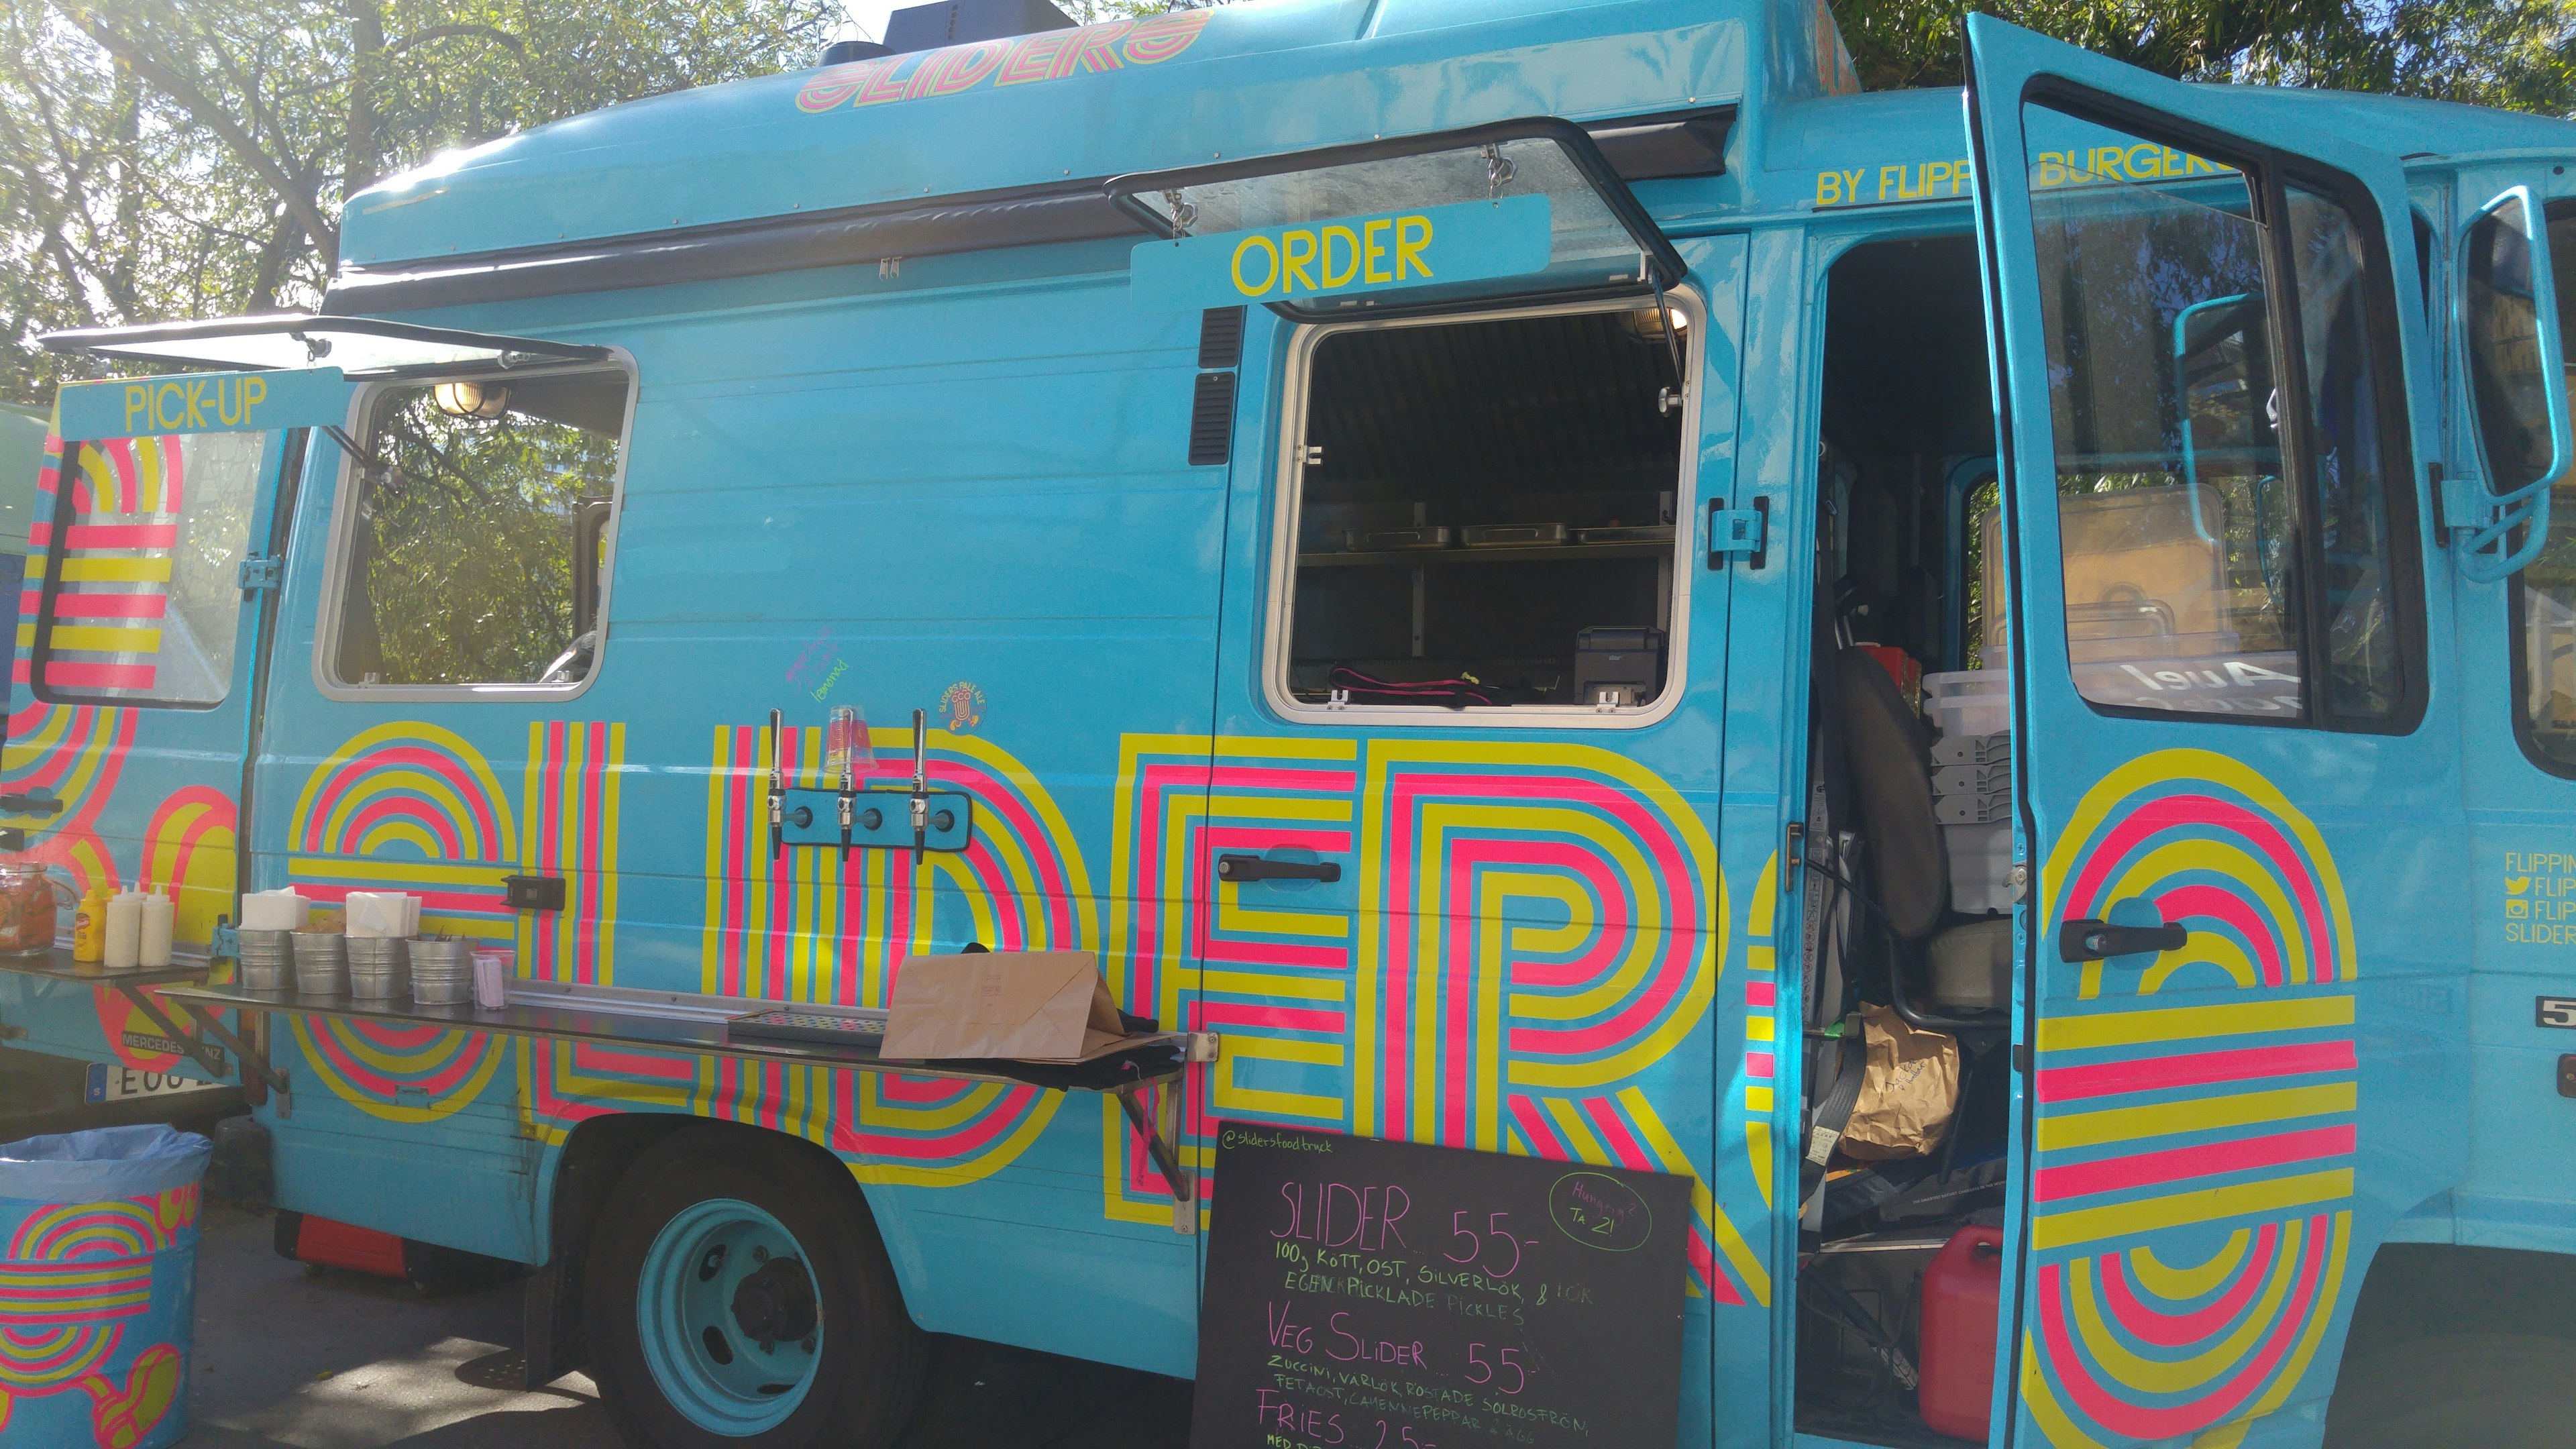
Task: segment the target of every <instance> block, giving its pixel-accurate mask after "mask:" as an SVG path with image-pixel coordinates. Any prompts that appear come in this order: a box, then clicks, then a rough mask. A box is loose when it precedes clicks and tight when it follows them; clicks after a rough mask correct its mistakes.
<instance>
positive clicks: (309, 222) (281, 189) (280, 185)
mask: <svg viewBox="0 0 2576 1449" xmlns="http://www.w3.org/2000/svg"><path fill="white" fill-rule="evenodd" d="M54 3H55V6H56V8H58V9H60V10H61V11H62V12H63V14H64V16H65V17H66V18H68V19H69V20H70V21H71V22H72V23H73V24H74V25H77V26H79V27H80V28H81V30H82V32H83V33H85V34H86V35H88V36H89V38H90V39H92V40H95V41H97V42H98V43H99V46H100V48H101V49H103V50H105V51H106V52H107V53H108V54H109V55H112V56H114V57H116V58H117V59H118V60H119V61H122V62H123V63H124V64H125V66H126V68H127V69H129V70H131V71H133V72H134V74H135V75H137V76H139V77H141V78H142V79H143V80H145V81H146V82H148V83H150V84H151V85H152V86H153V87H154V88H155V89H157V90H159V91H160V92H161V93H162V94H163V95H166V96H168V97H169V98H170V99H172V100H174V101H176V102H178V103H179V106H180V108H181V109H182V110H185V111H186V112H187V113H188V117H189V119H190V120H193V121H195V122H196V123H197V124H198V125H200V126H203V127H205V128H206V129H207V130H209V131H212V132H213V133H214V134H215V136H216V138H217V139H219V140H221V141H222V142H223V143H224V145H225V146H226V147H227V148H229V149H230V150H231V151H232V153H233V154H234V156H235V157H237V158H238V159H239V160H240V161H241V163H242V164H243V165H245V166H248V167H249V168H250V169H251V170H252V171H253V172H254V173H256V174H257V175H258V177H259V179H260V180H261V181H263V182H265V183H267V185H268V188H269V189H270V190H271V191H274V192H275V193H277V197H278V199H279V200H281V201H283V202H285V203H286V208H287V210H288V211H290V212H292V213H293V214H294V216H295V220H296V224H297V225H299V226H301V227H303V228H304V234H305V235H306V236H309V237H311V238H312V239H313V244H314V246H315V247H316V248H318V249H319V250H320V251H321V253H322V260H323V264H324V265H325V266H326V267H337V266H338V265H339V258H340V229H339V228H338V227H336V226H333V225H332V224H331V222H330V220H329V219H328V218H327V217H325V216H323V214H322V206H321V203H320V201H319V200H318V199H317V198H316V197H315V196H314V195H313V194H312V193H311V192H309V191H307V192H299V191H297V190H296V187H295V181H294V178H293V177H290V176H288V175H287V174H286V171H285V168H283V167H281V166H279V165H278V164H277V163H276V162H275V161H274V160H271V159H270V158H269V155H268V153H267V152H265V151H263V150H261V149H260V148H259V143H258V142H256V141H254V140H252V139H251V136H250V133H249V132H247V131H245V130H243V129H242V127H241V124H240V123H239V122H238V121H235V120H234V119H233V118H232V117H231V116H229V115H227V114H225V113H224V110H223V108H222V107H221V106H218V105H216V104H215V103H214V102H213V101H211V100H209V99H208V98H207V97H206V95H205V93H204V92H202V91H200V90H198V89H197V88H196V87H195V86H194V85H191V84H190V83H189V82H188V80H187V79H186V78H185V77H183V76H181V75H179V74H178V73H177V72H176V71H173V70H171V69H170V68H169V67H167V66H165V65H163V64H161V63H160V62H159V61H157V60H155V59H153V58H152V56H151V55H150V54H148V53H147V52H146V51H145V50H144V49H143V47H141V46H139V45H137V44H135V43H134V42H133V41H132V40H131V39H129V38H127V37H126V36H124V35H121V34H119V33H117V31H116V30H114V29H113V28H111V27H110V26H109V25H108V24H107V22H105V21H103V20H101V19H99V18H98V16H97V15H96V14H94V13H92V12H91V11H90V10H89V9H88V8H87V7H85V6H82V5H80V4H78V3H77V0H54Z"/></svg>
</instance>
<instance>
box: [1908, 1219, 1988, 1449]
mask: <svg viewBox="0 0 2576 1449" xmlns="http://www.w3.org/2000/svg"><path fill="white" fill-rule="evenodd" d="M2003 1265H2004V1230H2003V1229H2002V1228H1999V1227H1986V1226H1983V1225H1982V1224H1976V1223H1971V1224H1969V1225H1968V1226H1967V1227H1964V1228H1961V1229H1959V1231H1957V1232H1956V1233H1953V1234H1951V1236H1950V1241H1949V1242H1948V1243H1947V1244H1945V1245H1943V1247H1942V1249H1941V1251H1940V1252H1938V1253H1936V1254H1934V1255H1933V1257H1932V1266H1931V1267H1929V1268H1927V1269H1925V1270H1924V1272H1923V1354H1922V1361H1921V1363H1920V1364H1919V1365H1918V1369H1919V1371H1920V1373H1921V1374H1922V1385H1921V1387H1920V1389H1919V1390H1918V1391H1917V1398H1916V1403H1917V1405H1918V1407H1920V1408H1921V1410H1922V1411H1923V1422H1924V1424H1925V1425H1926V1426H1928V1427H1929V1428H1930V1429H1931V1430H1932V1431H1933V1432H1934V1433H1937V1434H1948V1435H1950V1436H1951V1437H1952V1438H1956V1439H1972V1440H1975V1441H1976V1442H1977V1443H1980V1444H1983V1443H1984V1442H1986V1411H1987V1407H1988V1403H1989V1401H1990V1400H1991V1399H1992V1398H1993V1397H1994V1389H1995V1301H1996V1299H1997V1298H1998V1297H2000V1296H2001V1294H2002V1291H2003V1271H2004V1268H2003Z"/></svg>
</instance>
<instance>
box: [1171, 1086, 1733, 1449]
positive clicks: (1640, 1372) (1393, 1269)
mask: <svg viewBox="0 0 2576 1449" xmlns="http://www.w3.org/2000/svg"><path fill="white" fill-rule="evenodd" d="M1216 1160H1217V1168H1216V1184H1217V1191H1216V1194H1215V1201H1214V1204H1213V1206H1212V1208H1211V1217H1210V1219H1209V1227H1208V1240H1207V1254H1208V1258H1207V1288H1206V1296H1205V1300H1204V1301H1203V1302H1202V1304H1201V1305H1200V1310H1199V1368H1198V1392H1197V1398H1196V1403H1195V1407H1194V1408H1193V1410H1192V1413H1191V1419H1190V1444H1191V1446H1192V1449H1480V1446H1484V1445H1511V1446H1518V1449H1554V1446H1559V1445H1602V1444H1608V1445H1619V1446H1623V1449H1633V1446H1641V1445H1663V1444H1670V1443H1672V1442H1673V1440H1674V1438H1675V1436H1676V1434H1677V1432H1678V1426H1677V1422H1676V1421H1677V1419H1678V1417H1679V1413H1680V1400H1681V1354H1682V1291H1683V1279H1684V1276H1685V1274H1686V1272H1687V1271H1688V1270H1687V1269H1686V1268H1685V1267H1684V1266H1683V1257H1682V1240H1683V1237H1684V1235H1685V1234H1687V1233H1688V1232H1689V1230H1690V1223H1689V1218H1690V1179H1688V1178H1684V1177H1670V1176H1665V1175H1663V1174H1660V1173H1651V1172H1630V1171H1626V1170H1623V1169H1620V1168H1614V1167H1587V1166H1584V1165H1582V1164H1580V1163H1567V1162H1544V1161H1541V1160H1539V1159H1537V1158H1534V1157H1507V1156H1504V1155H1502V1154H1500V1153H1493V1152H1462V1151H1458V1150H1455V1149H1452V1148H1446V1147H1421V1146H1416V1145H1413V1144H1411V1143H1403V1142H1378V1141H1371V1140H1368V1139H1365V1138H1359V1137H1340V1136H1333V1135H1330V1134H1327V1133H1320V1132H1298V1131H1293V1130H1289V1129H1285V1128H1277V1127H1252V1126H1246V1125H1243V1124H1241V1123H1225V1124H1222V1125H1221V1126H1220V1127H1219V1129H1218V1137H1217V1159H1216Z"/></svg>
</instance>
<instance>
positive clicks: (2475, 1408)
mask: <svg viewBox="0 0 2576 1449" xmlns="http://www.w3.org/2000/svg"><path fill="white" fill-rule="evenodd" d="M2570 1404H2576V1341H2571V1340H2568V1339H2564V1338H2545V1337H2540V1336H2536V1335H2529V1334H2514V1333H2476V1334H2462V1335H2458V1336H2456V1337H2444V1338H2429V1339H2418V1340H2415V1341H2413V1342H2410V1343H2408V1344H2406V1345H2405V1347H2404V1349H2403V1350H2402V1351H2401V1352H2398V1353H2395V1354H2392V1355H2386V1356H2382V1357H2381V1358H2380V1359H2378V1360H2377V1361H2374V1362H2373V1363H2370V1364H2364V1365H2353V1364H2346V1365H2344V1369H2343V1374H2342V1378H2341V1380H2340V1382H2339V1383H2338V1384H2337V1385H2336V1388H2335V1396H2334V1403H2333V1404H2332V1406H2331V1407H2329V1408H2328V1409H2327V1411H2326V1446H2327V1449H2563V1446H2565V1445H2566V1444H2568V1443H2569V1442H2571V1436H2576V1428H2571V1425H2570V1420H2569V1408H2568V1406H2569V1405H2570Z"/></svg>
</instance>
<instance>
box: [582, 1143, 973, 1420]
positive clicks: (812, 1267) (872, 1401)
mask: <svg viewBox="0 0 2576 1449" xmlns="http://www.w3.org/2000/svg"><path fill="white" fill-rule="evenodd" d="M724 1199H731V1200H734V1201H737V1202H743V1203H749V1204H751V1205H752V1206H754V1207H757V1208H759V1209H760V1210H761V1211H763V1212H765V1213H767V1214H768V1215H769V1216H770V1217H772V1218H774V1219H775V1220H776V1221H777V1222H778V1223H779V1224H780V1225H782V1226H783V1227H785V1228H786V1229H787V1230H788V1231H789V1232H790V1233H792V1234H793V1235H794V1237H795V1239H796V1241H797V1244H798V1246H799V1247H800V1248H801V1249H802V1250H803V1252H804V1258H803V1261H804V1264H805V1266H806V1268H807V1269H808V1271H809V1273H810V1275H811V1285H812V1288H813V1292H814V1296H815V1299H816V1303H815V1305H814V1306H815V1308H816V1310H817V1311H818V1313H819V1318H820V1323H821V1328H820V1331H819V1333H818V1335H817V1336H818V1340H819V1341H818V1344H817V1348H816V1351H815V1359H814V1361H813V1373H812V1376H811V1378H810V1380H808V1382H807V1385H806V1388H805V1397H804V1400H803V1402H802V1403H801V1404H799V1405H798V1406H797V1407H796V1408H795V1410H794V1411H793V1412H792V1413H790V1414H789V1415H788V1416H787V1417H786V1418H785V1419H784V1420H783V1421H781V1422H779V1423H776V1424H775V1425H772V1426H770V1427H767V1428H764V1429H761V1430H760V1431H758V1432H755V1433H751V1434H748V1435H742V1434H732V1433H727V1434H719V1433H716V1432H713V1431H711V1430H710V1429H709V1428H707V1427H703V1426H702V1425H701V1424H700V1423H699V1422H698V1421H696V1420H695V1419H692V1418H691V1417H690V1416H689V1414H688V1413H686V1412H684V1411H683V1410H682V1409H681V1408H680V1407H679V1406H678V1405H676V1404H675V1403H674V1402H673V1400H672V1396H671V1395H669V1394H667V1393H665V1391H664V1388H663V1386H662V1384H661V1383H660V1382H659V1380H657V1378H656V1377H655V1374H654V1370H653V1367H652V1365H651V1362H650V1361H649V1360H648V1358H647V1355H646V1352H645V1347H644V1343H643V1333H644V1332H645V1330H644V1329H643V1328H642V1327H641V1313H640V1311H639V1307H638V1294H639V1292H640V1291H641V1288H642V1283H643V1276H644V1273H645V1266H646V1263H647V1260H648V1257H649V1256H650V1255H651V1252H652V1249H653V1245H654V1242H655V1240H656V1239H657V1238H658V1237H659V1236H660V1235H661V1233H662V1232H663V1230H664V1229H665V1228H666V1227H668V1226H670V1225H671V1224H672V1223H673V1222H674V1221H675V1220H679V1219H681V1217H682V1215H683V1214H684V1213H687V1212H689V1211H690V1210H691V1209H692V1208H696V1207H698V1206H699V1205H700V1204H704V1203H707V1202H710V1201H717V1200H724ZM584 1280H585V1281H584V1287H583V1302H582V1327H583V1330H584V1333H585V1334H586V1336H587V1338H588V1341H589V1343H590V1345H591V1355H590V1357H591V1375H592V1378H593V1379H594V1380H595V1381H596V1382H597V1383H598V1385H599V1397H600V1402H601V1404H602V1405H603V1406H604V1407H605V1408H606V1409H607V1410H608V1417H609V1421H610V1422H611V1423H612V1424H614V1425H615V1426H616V1427H617V1432H618V1434H619V1435H620V1437H622V1438H623V1439H624V1440H625V1441H626V1442H627V1444H629V1445H631V1446H634V1449H719V1446H721V1449H824V1446H829V1449H879V1446H885V1445H891V1444H892V1443H893V1442H894V1441H895V1438H896V1436H897V1435H899V1434H900V1433H901V1432H902V1431H903V1428H904V1425H905V1423H906V1422H907V1421H908V1420H909V1419H910V1417H911V1415H912V1411H913V1408H914V1406H915V1403H916V1401H917V1400H918V1398H919V1396H920V1391H921V1385H922V1381H923V1379H924V1378H925V1377H926V1375H927V1371H928V1342H927V1339H926V1338H925V1336H924V1335H923V1334H922V1332H921V1330H920V1329H918V1328H916V1327H915V1326H914V1325H913V1322H912V1318H911V1315H910V1314H909V1313H907V1312H906V1311H905V1309H904V1305H903V1293H902V1289H901V1288H900V1287H899V1286H898V1284H897V1283H896V1281H895V1276H894V1266H893V1264H892V1263H890V1262H889V1261H888V1260H887V1258H886V1252H885V1246H884V1244H883V1243H882V1242H881V1241H879V1239H878V1236H877V1229H876V1222H875V1219H874V1218H873V1217H871V1216H870V1214H869V1212H868V1207H867V1201H866V1199H865V1198H864V1197H862V1196H861V1195H860V1193H859V1189H858V1184H857V1183H855V1182H854V1181H852V1180H851V1178H850V1176H849V1172H848V1170H847V1169H846V1168H843V1167H842V1166H840V1165H839V1164H838V1163H837V1162H834V1161H833V1160H831V1159H830V1158H827V1157H825V1156H823V1155H822V1154H821V1153H819V1152H816V1151H811V1150H808V1149H805V1148H803V1147H801V1146H798V1145H796V1144H792V1143H788V1142H785V1141H783V1140H781V1141H777V1142H764V1141H762V1140H761V1139H760V1138H759V1137H757V1136H753V1135H751V1134H750V1133H749V1132H748V1131H728V1130H724V1129H719V1128H703V1127H700V1128H689V1129H685V1130H683V1131H680V1132H677V1133H674V1134H672V1135H671V1136H669V1137H666V1138H664V1139H663V1140H662V1141H661V1142H659V1143H657V1144H655V1145H654V1146H652V1147H650V1148H648V1149H646V1151H645V1152H644V1154H643V1156H641V1157H639V1158H637V1159H636V1161H635V1164H634V1166H632V1167H630V1168H629V1169H627V1172H626V1175H625V1176H624V1177H623V1178H621V1179H620V1180H619V1182H618V1185H617V1189H616V1191H615V1192H614V1193H613V1194H612V1195H611V1196H610V1197H609V1199H608V1202H607V1204H606V1206H605V1207H604V1208H603V1210H602V1212H601V1215H600V1222H599V1225H598V1227H597V1229H596V1230H595V1231H594V1232H593V1234H592V1237H591V1247H590V1255H589V1259H588V1262H587V1265H586V1270H585V1273H584ZM665 1352H666V1353H667V1352H668V1350H667V1349H666V1350H665Z"/></svg>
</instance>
